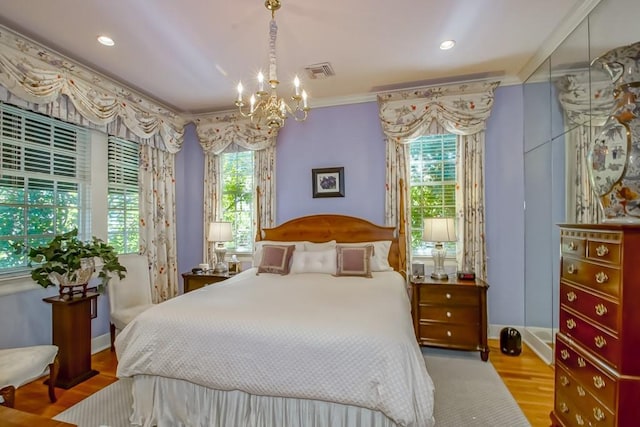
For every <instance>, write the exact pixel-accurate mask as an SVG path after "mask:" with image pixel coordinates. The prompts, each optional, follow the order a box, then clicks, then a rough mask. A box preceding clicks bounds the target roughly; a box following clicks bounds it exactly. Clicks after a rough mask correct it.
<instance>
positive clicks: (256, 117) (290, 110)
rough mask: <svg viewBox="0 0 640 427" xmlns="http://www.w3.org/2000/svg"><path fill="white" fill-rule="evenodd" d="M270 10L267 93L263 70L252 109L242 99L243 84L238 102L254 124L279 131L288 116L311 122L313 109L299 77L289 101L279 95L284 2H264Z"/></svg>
mask: <svg viewBox="0 0 640 427" xmlns="http://www.w3.org/2000/svg"><path fill="white" fill-rule="evenodd" d="M264 5H265V7H266V8H267V10H270V11H271V22H270V24H269V81H268V82H267V84H268V86H267V89H268V90H265V81H264V75H263V74H262V71H260V72H259V73H258V90H257V91H256V93H254V94H251V97H250V98H249V107H248V109H247V108H246V107H247V105H246V103H245V101H244V99H243V97H242V92H243V90H244V88H243V86H242V82H240V83H238V99H237V100H236V106H237V107H238V111H239V112H240V114H241V115H242V116H243V117H249V118H250V119H251V122H252V123H255V124H262V123H266V125H267V126H269V129H274V130H276V131H277V130H278V129H280V128H281V127H283V126H284V121H285V119H286V118H287V116H291V117H293V118H294V119H295V120H296V121H298V122H301V121H304V120H306V119H307V113H308V111H309V106H308V105H307V92H306V91H305V90H303V89H302V88H301V87H300V79H298V76H295V78H294V80H293V86H294V89H295V93H294V94H293V95H292V96H291V100H290V101H289V102H287V101H286V100H285V99H284V98H281V97H279V96H278V92H277V88H278V84H279V83H280V82H279V81H278V76H277V75H276V36H277V34H278V26H277V25H276V19H275V15H276V10H278V9H280V6H281V4H280V0H266V1H265V2H264Z"/></svg>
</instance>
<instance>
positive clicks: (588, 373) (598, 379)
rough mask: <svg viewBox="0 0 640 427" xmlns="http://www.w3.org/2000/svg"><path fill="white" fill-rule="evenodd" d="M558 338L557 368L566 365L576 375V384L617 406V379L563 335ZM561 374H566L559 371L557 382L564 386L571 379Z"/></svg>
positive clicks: (605, 403)
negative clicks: (600, 367) (570, 343)
mask: <svg viewBox="0 0 640 427" xmlns="http://www.w3.org/2000/svg"><path fill="white" fill-rule="evenodd" d="M557 338H558V339H557V340H556V369H558V367H562V368H565V367H566V368H567V370H568V371H570V372H571V374H572V376H573V377H574V380H572V381H573V383H574V384H573V385H574V386H577V385H580V386H582V387H583V388H585V389H586V390H588V391H589V392H590V393H591V394H593V395H596V396H598V398H599V400H600V401H601V402H602V403H603V404H604V405H605V406H607V407H608V408H609V409H611V410H613V409H614V408H615V407H616V389H617V381H616V380H615V379H614V378H613V377H611V376H610V375H609V374H607V373H605V372H604V371H602V370H601V369H599V368H598V367H597V366H596V365H595V364H593V363H592V362H591V360H589V358H588V357H586V356H584V355H583V354H582V352H581V351H580V350H579V349H577V348H573V347H571V346H570V345H569V344H567V343H566V342H565V341H564V339H563V337H562V336H561V335H557ZM561 375H564V374H560V371H557V374H556V383H558V382H560V384H561V385H562V386H563V387H564V386H565V384H566V382H567V381H569V380H571V379H570V378H569V377H567V376H566V375H565V378H566V379H563V378H562V377H561Z"/></svg>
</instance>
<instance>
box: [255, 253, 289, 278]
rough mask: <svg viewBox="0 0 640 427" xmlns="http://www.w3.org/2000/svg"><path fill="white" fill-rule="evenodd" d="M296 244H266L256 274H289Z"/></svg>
mask: <svg viewBox="0 0 640 427" xmlns="http://www.w3.org/2000/svg"><path fill="white" fill-rule="evenodd" d="M295 249H296V246H295V245H264V246H263V247H262V259H261V260H260V265H259V266H258V271H257V272H256V275H258V274H260V273H273V274H281V275H283V276H284V275H285V274H289V263H290V262H291V256H292V255H293V251H295Z"/></svg>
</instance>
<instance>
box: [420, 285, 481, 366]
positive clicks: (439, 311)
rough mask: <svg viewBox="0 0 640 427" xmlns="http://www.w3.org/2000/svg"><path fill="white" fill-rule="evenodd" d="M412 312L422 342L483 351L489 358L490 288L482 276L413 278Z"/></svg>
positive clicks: (457, 348) (429, 344) (436, 345)
mask: <svg viewBox="0 0 640 427" xmlns="http://www.w3.org/2000/svg"><path fill="white" fill-rule="evenodd" d="M411 287H412V289H413V297H412V312H413V313H412V314H413V326H414V328H415V332H416V338H417V340H418V343H419V344H420V345H427V346H433V347H443V348H449V349H455V350H471V351H480V356H481V358H482V360H483V361H485V362H486V361H487V360H488V359H489V346H488V343H487V289H488V288H489V285H488V284H487V283H486V282H484V281H482V280H480V279H476V280H458V279H456V278H450V279H449V280H435V279H432V278H430V277H422V278H415V277H412V278H411Z"/></svg>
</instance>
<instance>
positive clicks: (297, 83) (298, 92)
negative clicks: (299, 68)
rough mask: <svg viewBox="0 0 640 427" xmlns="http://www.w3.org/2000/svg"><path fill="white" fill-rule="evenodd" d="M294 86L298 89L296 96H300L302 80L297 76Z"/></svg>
mask: <svg viewBox="0 0 640 427" xmlns="http://www.w3.org/2000/svg"><path fill="white" fill-rule="evenodd" d="M293 86H295V88H296V96H299V95H300V79H299V78H298V76H296V77H295V78H294V79H293Z"/></svg>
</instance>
